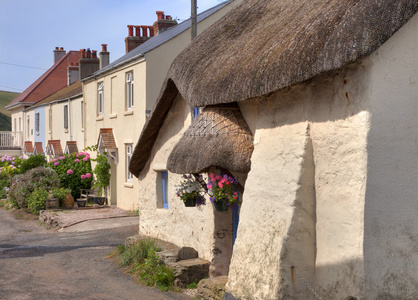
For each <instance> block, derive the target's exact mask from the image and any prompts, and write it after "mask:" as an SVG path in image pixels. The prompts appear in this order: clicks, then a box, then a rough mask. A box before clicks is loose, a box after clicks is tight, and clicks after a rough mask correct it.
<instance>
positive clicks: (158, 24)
mask: <svg viewBox="0 0 418 300" xmlns="http://www.w3.org/2000/svg"><path fill="white" fill-rule="evenodd" d="M156 14H157V21H155V22H154V24H153V27H154V34H155V35H158V34H159V33H161V32H163V31H164V30H167V29H168V28H170V27H173V26H175V25H177V21H175V20H172V18H171V16H164V12H163V11H159V10H157V11H156Z"/></svg>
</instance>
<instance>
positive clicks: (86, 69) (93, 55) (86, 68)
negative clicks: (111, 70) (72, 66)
mask: <svg viewBox="0 0 418 300" xmlns="http://www.w3.org/2000/svg"><path fill="white" fill-rule="evenodd" d="M80 52H81V55H80V60H79V61H78V66H79V79H80V81H81V80H83V79H84V78H86V77H88V76H90V75H91V74H93V73H94V72H96V71H98V70H99V67H100V62H99V59H98V58H97V50H93V51H90V49H87V51H86V49H81V50H80Z"/></svg>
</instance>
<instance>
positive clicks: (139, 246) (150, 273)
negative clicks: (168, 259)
mask: <svg viewBox="0 0 418 300" xmlns="http://www.w3.org/2000/svg"><path fill="white" fill-rule="evenodd" d="M158 251H161V248H160V247H158V246H157V245H156V243H155V241H154V240H152V239H144V240H139V241H138V242H136V243H134V244H132V245H131V246H129V247H125V246H124V245H120V246H118V248H117V249H116V251H115V252H114V253H112V254H111V256H112V257H114V258H115V260H116V262H117V263H118V264H119V266H121V267H126V268H127V271H128V272H129V273H131V274H132V275H134V276H135V277H138V278H139V281H140V283H142V284H145V285H148V286H155V287H157V288H158V289H160V290H162V291H168V290H175V288H174V272H173V269H172V268H169V267H168V266H166V265H164V263H163V262H161V261H160V258H159V257H158V255H157V252H158Z"/></svg>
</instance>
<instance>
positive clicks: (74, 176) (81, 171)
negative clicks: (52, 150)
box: [47, 152, 92, 199]
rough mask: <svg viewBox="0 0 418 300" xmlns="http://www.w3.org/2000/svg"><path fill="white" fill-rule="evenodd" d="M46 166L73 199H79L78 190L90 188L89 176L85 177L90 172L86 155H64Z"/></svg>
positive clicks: (88, 158) (90, 180)
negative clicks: (51, 170) (56, 175)
mask: <svg viewBox="0 0 418 300" xmlns="http://www.w3.org/2000/svg"><path fill="white" fill-rule="evenodd" d="M47 166H48V167H50V168H52V169H54V170H55V172H57V174H58V177H59V180H60V182H61V186H62V187H65V188H68V189H70V190H71V195H72V196H73V198H74V199H77V198H79V197H80V189H89V188H91V182H92V179H91V176H90V177H87V176H86V175H87V174H91V172H92V171H91V164H90V155H89V154H88V153H85V152H79V153H71V154H65V155H64V156H60V157H59V158H58V159H56V158H54V159H53V160H52V161H51V162H49V163H48V164H47Z"/></svg>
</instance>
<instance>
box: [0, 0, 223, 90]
mask: <svg viewBox="0 0 418 300" xmlns="http://www.w3.org/2000/svg"><path fill="white" fill-rule="evenodd" d="M223 1H224V0H197V6H198V11H197V12H198V13H201V12H203V11H205V10H207V9H209V8H211V7H213V6H215V5H217V4H219V3H221V2H223ZM190 6H191V0H67V1H60V0H0V12H1V18H0V90H2V91H11V92H23V91H24V90H25V89H26V88H27V87H29V86H30V85H31V84H32V83H33V82H34V81H35V80H36V79H37V78H39V77H40V76H41V75H42V74H43V73H44V72H45V71H46V70H47V69H49V68H50V67H51V66H52V64H53V50H54V49H55V47H64V50H66V51H68V50H80V49H87V48H90V49H91V50H97V52H98V53H99V52H100V51H101V49H102V47H101V44H107V45H108V46H107V50H108V51H109V52H110V62H112V61H114V60H116V59H118V58H119V57H121V56H123V55H124V54H125V37H127V36H128V28H127V25H152V24H153V23H154V22H155V21H156V20H157V15H156V13H155V12H156V11H157V10H160V11H164V13H165V14H166V15H171V16H172V18H173V19H178V22H179V23H180V22H181V21H183V20H186V19H188V18H190V10H191V8H190Z"/></svg>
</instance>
